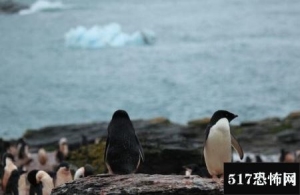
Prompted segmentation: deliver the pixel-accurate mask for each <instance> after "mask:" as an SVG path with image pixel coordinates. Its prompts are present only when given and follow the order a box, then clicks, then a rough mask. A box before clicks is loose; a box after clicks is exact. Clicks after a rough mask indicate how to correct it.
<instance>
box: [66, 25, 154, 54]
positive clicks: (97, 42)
mask: <svg viewBox="0 0 300 195" xmlns="http://www.w3.org/2000/svg"><path fill="white" fill-rule="evenodd" d="M154 42H155V33H154V32H153V31H151V30H143V31H136V32H134V33H132V34H127V33H125V32H123V31H122V27H121V25H120V24H117V23H111V24H108V25H104V26H98V25H95V26H93V27H91V28H86V27H83V26H77V27H76V28H72V29H70V30H69V31H68V32H67V33H65V45H66V46H67V47H72V48H84V49H99V48H105V47H124V46H139V45H151V44H153V43H154Z"/></svg>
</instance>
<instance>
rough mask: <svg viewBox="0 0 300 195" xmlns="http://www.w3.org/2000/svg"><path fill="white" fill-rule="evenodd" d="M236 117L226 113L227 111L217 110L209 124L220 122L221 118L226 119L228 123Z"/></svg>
mask: <svg viewBox="0 0 300 195" xmlns="http://www.w3.org/2000/svg"><path fill="white" fill-rule="evenodd" d="M236 117H238V115H235V114H233V113H231V112H228V111H227V110H218V111H216V112H215V113H214V114H213V116H212V117H211V120H210V123H211V124H216V123H217V122H218V120H220V119H222V118H226V119H227V120H228V121H229V122H230V121H232V120H233V119H234V118H236Z"/></svg>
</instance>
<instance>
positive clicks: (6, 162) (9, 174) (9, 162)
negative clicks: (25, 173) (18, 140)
mask: <svg viewBox="0 0 300 195" xmlns="http://www.w3.org/2000/svg"><path fill="white" fill-rule="evenodd" d="M2 164H3V167H4V173H3V178H2V190H3V192H5V194H14V195H18V194H19V191H18V181H19V178H20V173H19V171H18V168H17V166H16V165H15V164H14V157H13V155H11V154H9V153H4V154H3V157H2Z"/></svg>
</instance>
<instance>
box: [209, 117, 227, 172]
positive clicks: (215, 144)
mask: <svg viewBox="0 0 300 195" xmlns="http://www.w3.org/2000/svg"><path fill="white" fill-rule="evenodd" d="M204 158H205V163H206V166H207V169H208V172H209V173H210V174H211V175H220V174H223V173H224V168H223V164H224V163H225V162H231V135H230V127H229V122H228V120H227V119H226V118H223V119H220V120H219V121H218V122H217V123H216V124H215V125H214V126H212V127H211V129H210V132H209V135H208V137H207V140H206V143H205V147H204Z"/></svg>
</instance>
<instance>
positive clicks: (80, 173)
mask: <svg viewBox="0 0 300 195" xmlns="http://www.w3.org/2000/svg"><path fill="white" fill-rule="evenodd" d="M93 174H94V168H93V167H92V166H91V165H89V164H86V165H85V166H84V167H80V168H79V169H78V170H77V171H76V173H75V175H74V180H75V179H79V178H83V177H87V176H90V175H93Z"/></svg>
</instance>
